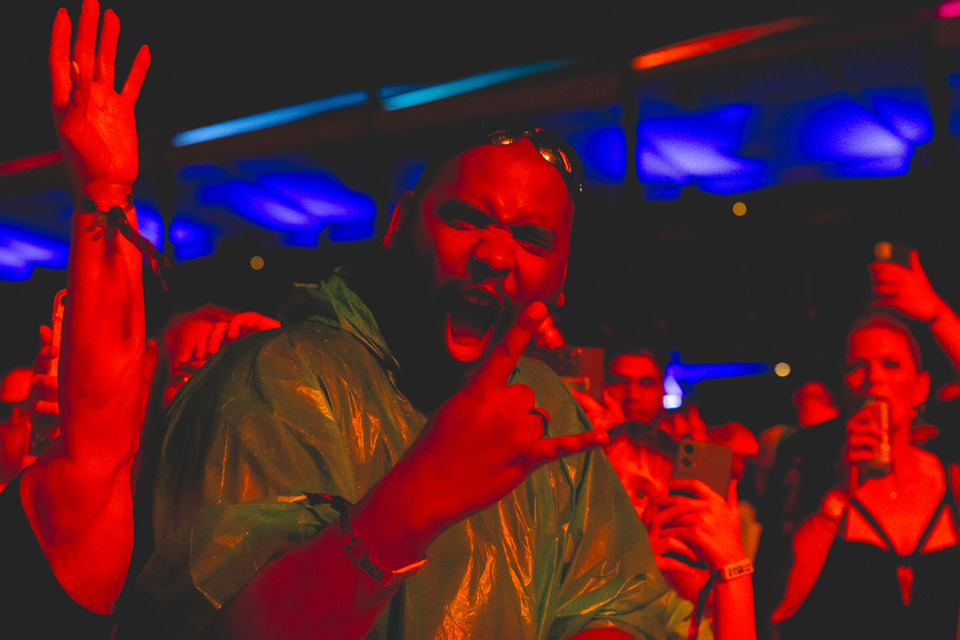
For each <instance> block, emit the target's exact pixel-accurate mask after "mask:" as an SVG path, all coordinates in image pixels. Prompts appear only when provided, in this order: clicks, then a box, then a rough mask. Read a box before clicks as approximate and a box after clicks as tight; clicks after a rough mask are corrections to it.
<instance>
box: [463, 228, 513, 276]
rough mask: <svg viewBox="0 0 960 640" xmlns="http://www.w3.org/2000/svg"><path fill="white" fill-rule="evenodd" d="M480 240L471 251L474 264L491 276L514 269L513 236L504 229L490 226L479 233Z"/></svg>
mask: <svg viewBox="0 0 960 640" xmlns="http://www.w3.org/2000/svg"><path fill="white" fill-rule="evenodd" d="M480 234H481V238H480V241H479V242H478V243H477V245H476V246H475V247H474V250H473V259H474V262H475V263H478V264H480V265H482V266H483V267H484V268H485V269H486V270H488V271H490V272H491V274H492V275H502V274H505V273H506V272H509V271H510V270H512V269H513V267H514V259H513V246H512V245H513V235H512V234H511V233H510V232H509V231H508V230H506V229H503V228H500V227H494V226H490V227H487V228H485V229H482V230H481V231H480Z"/></svg>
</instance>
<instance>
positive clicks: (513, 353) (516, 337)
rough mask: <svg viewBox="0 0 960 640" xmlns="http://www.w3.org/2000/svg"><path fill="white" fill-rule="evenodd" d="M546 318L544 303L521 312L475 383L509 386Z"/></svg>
mask: <svg viewBox="0 0 960 640" xmlns="http://www.w3.org/2000/svg"><path fill="white" fill-rule="evenodd" d="M546 316H547V305H545V304H543V303H542V302H534V303H532V304H531V305H530V306H528V307H527V308H526V309H524V310H523V311H521V312H520V317H519V318H517V322H516V323H515V324H514V325H513V326H512V327H510V330H509V331H507V334H506V335H505V336H503V340H501V341H500V344H498V345H497V346H495V347H494V348H493V351H492V352H491V353H490V356H489V357H488V358H487V360H486V361H485V362H484V363H483V364H482V365H480V368H479V369H478V370H477V374H476V376H474V378H473V380H474V383H475V384H480V385H484V386H491V387H494V386H499V387H505V386H507V380H509V379H510V374H511V373H512V372H513V369H514V367H516V366H517V361H519V360H520V355H521V354H522V353H523V351H524V350H525V349H526V348H527V345H528V344H530V340H531V339H533V336H534V335H535V334H536V332H537V328H538V327H539V326H540V323H541V322H543V319H544V318H545V317H546Z"/></svg>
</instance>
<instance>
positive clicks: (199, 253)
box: [168, 214, 217, 260]
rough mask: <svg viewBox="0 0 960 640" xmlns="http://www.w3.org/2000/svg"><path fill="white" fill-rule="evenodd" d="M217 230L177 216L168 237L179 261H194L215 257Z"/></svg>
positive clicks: (179, 215)
mask: <svg viewBox="0 0 960 640" xmlns="http://www.w3.org/2000/svg"><path fill="white" fill-rule="evenodd" d="M216 232H217V230H216V229H214V228H211V227H209V226H207V225H205V224H201V223H199V222H196V221H195V220H192V219H191V218H190V217H187V216H185V215H183V214H177V215H175V216H174V218H173V220H172V221H171V222H170V232H169V234H168V237H169V239H170V243H171V244H172V245H173V255H174V257H175V258H176V259H177V260H193V259H195V258H205V257H207V256H209V255H213V252H214V249H215V246H214V240H215V238H216V235H217V233H216Z"/></svg>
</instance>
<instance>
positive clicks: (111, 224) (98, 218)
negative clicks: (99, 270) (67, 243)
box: [76, 194, 172, 291]
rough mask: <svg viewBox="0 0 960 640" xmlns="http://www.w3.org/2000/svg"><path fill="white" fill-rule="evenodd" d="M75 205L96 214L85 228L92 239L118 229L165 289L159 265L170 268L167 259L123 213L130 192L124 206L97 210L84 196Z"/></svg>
mask: <svg viewBox="0 0 960 640" xmlns="http://www.w3.org/2000/svg"><path fill="white" fill-rule="evenodd" d="M76 207H77V211H78V212H80V213H95V214H96V215H95V216H94V217H93V222H91V223H90V225H89V226H88V227H87V228H86V230H87V231H92V232H93V240H94V241H96V240H99V239H100V238H103V237H107V238H112V237H113V234H114V232H115V231H119V232H120V233H121V235H123V237H124V238H126V239H127V240H129V241H130V242H132V243H133V246H134V247H136V248H137V250H138V251H139V252H140V255H141V256H143V260H144V262H146V263H147V264H149V265H150V268H151V269H152V270H153V272H154V273H155V274H157V277H158V278H159V279H160V285H161V286H162V287H163V290H164V291H166V290H167V283H166V282H164V280H163V274H161V273H160V267H161V266H163V267H164V268H165V269H171V268H172V267H171V266H170V261H169V260H168V259H167V256H165V255H163V254H162V253H160V252H159V251H157V248H156V247H154V246H153V244H151V242H150V241H149V240H147V239H146V238H144V237H143V236H142V235H140V232H139V231H137V230H136V229H134V228H133V226H131V224H130V221H129V220H127V216H126V214H125V213H124V211H127V210H129V209H130V208H132V207H133V195H132V194H130V195H128V196H127V202H126V205H125V206H123V207H120V206H117V205H114V206H112V207H110V208H108V209H107V210H106V211H100V210H98V209H97V204H96V203H95V202H94V201H93V200H92V199H90V198H88V197H86V196H80V197H79V198H77V203H76Z"/></svg>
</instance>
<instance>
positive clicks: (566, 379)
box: [537, 345, 603, 403]
mask: <svg viewBox="0 0 960 640" xmlns="http://www.w3.org/2000/svg"><path fill="white" fill-rule="evenodd" d="M537 357H539V358H542V359H543V361H544V362H546V363H547V365H549V367H550V368H551V369H553V371H554V373H556V374H557V375H558V376H560V379H561V380H562V381H563V384H565V385H567V388H568V389H570V390H572V391H580V392H582V393H586V394H588V395H590V396H592V397H593V399H594V400H596V401H597V402H600V403H603V349H601V348H600V347H577V346H573V345H563V346H560V347H557V348H556V349H550V350H549V351H546V350H544V351H542V352H539V353H538V354H537Z"/></svg>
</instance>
